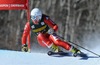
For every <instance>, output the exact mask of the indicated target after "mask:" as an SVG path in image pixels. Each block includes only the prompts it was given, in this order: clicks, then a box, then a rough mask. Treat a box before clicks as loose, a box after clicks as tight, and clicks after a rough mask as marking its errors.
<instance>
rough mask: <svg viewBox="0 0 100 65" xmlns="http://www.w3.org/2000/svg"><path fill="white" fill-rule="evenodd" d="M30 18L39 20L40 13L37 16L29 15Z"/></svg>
mask: <svg viewBox="0 0 100 65" xmlns="http://www.w3.org/2000/svg"><path fill="white" fill-rule="evenodd" d="M31 19H32V20H40V19H41V15H39V16H31Z"/></svg>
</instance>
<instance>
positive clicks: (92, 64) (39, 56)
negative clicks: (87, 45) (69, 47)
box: [0, 50, 100, 65]
mask: <svg viewBox="0 0 100 65" xmlns="http://www.w3.org/2000/svg"><path fill="white" fill-rule="evenodd" d="M0 65H100V58H99V57H97V56H95V55H94V56H93V55H92V56H89V57H88V58H81V57H68V56H64V57H52V56H48V55H47V54H46V53H28V52H19V51H10V50H0Z"/></svg>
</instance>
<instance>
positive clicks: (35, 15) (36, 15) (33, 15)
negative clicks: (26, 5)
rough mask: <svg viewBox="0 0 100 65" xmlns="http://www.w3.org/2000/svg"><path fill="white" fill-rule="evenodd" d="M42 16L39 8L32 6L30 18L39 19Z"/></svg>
mask: <svg viewBox="0 0 100 65" xmlns="http://www.w3.org/2000/svg"><path fill="white" fill-rule="evenodd" d="M41 18H42V12H41V10H40V9H38V8H34V9H33V10H32V11H31V19H32V20H41Z"/></svg>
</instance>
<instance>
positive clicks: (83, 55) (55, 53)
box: [47, 51, 88, 57]
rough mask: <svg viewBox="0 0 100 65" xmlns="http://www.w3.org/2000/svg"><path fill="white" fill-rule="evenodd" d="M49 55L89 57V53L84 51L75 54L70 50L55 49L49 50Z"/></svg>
mask: <svg viewBox="0 0 100 65" xmlns="http://www.w3.org/2000/svg"><path fill="white" fill-rule="evenodd" d="M47 54H48V55H49V56H60V57H61V56H69V57H70V56H71V57H88V55H87V54H85V53H83V52H81V53H78V54H77V55H76V54H75V55H73V54H71V53H69V52H53V51H49V52H48V53H47Z"/></svg>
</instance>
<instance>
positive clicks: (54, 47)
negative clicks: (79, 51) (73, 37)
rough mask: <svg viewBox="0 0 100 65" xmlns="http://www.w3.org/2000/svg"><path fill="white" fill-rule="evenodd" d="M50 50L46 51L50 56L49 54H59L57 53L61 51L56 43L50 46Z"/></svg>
mask: <svg viewBox="0 0 100 65" xmlns="http://www.w3.org/2000/svg"><path fill="white" fill-rule="evenodd" d="M50 49H51V51H48V53H47V54H48V55H49V56H51V55H54V54H59V53H63V51H62V50H61V49H60V48H59V47H58V46H56V45H54V44H53V45H52V46H51V48H50Z"/></svg>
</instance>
